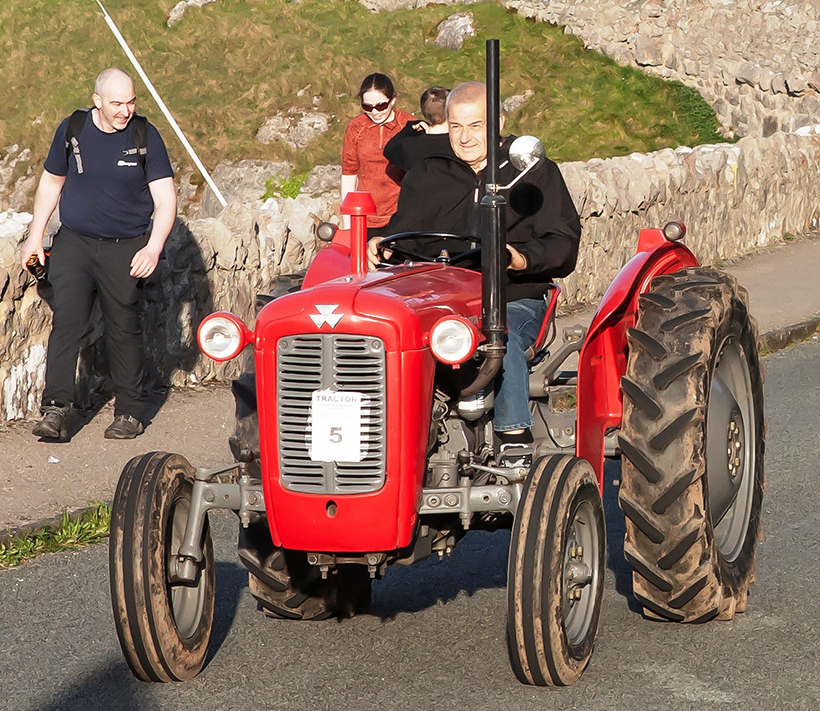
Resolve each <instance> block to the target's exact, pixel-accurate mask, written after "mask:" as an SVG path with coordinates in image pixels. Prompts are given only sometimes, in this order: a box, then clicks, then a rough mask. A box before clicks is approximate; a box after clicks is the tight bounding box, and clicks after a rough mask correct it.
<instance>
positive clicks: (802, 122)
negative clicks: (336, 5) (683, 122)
mask: <svg viewBox="0 0 820 711" xmlns="http://www.w3.org/2000/svg"><path fill="white" fill-rule="evenodd" d="M408 1H409V0H408ZM499 1H500V2H501V3H502V4H503V5H505V6H506V7H509V8H511V9H514V10H516V11H517V12H518V13H519V14H521V15H524V16H525V17H531V18H533V19H535V20H539V21H543V22H549V23H552V24H554V25H558V26H559V27H564V28H565V31H566V32H567V33H570V34H575V35H578V36H579V37H580V38H581V39H583V41H584V44H585V45H586V46H587V47H589V48H591V49H595V50H598V51H599V52H602V53H603V54H606V55H607V56H609V57H612V58H613V59H614V60H615V61H616V62H618V63H619V64H623V65H627V66H636V67H640V68H642V69H644V70H645V71H647V72H649V73H652V74H657V75H659V76H662V77H663V78H665V79H677V80H678V81H681V82H682V83H684V84H686V85H687V86H691V87H693V88H695V89H697V90H698V91H699V92H700V94H701V95H702V96H703V98H704V99H706V101H708V102H709V104H711V106H712V107H713V108H714V110H715V113H716V114H717V115H718V118H719V119H720V120H721V122H722V123H723V125H724V127H725V128H726V129H727V135H730V134H731V133H735V134H737V135H738V136H769V135H771V134H773V133H774V132H775V131H787V132H788V131H795V130H797V129H799V128H801V127H806V126H813V125H816V124H818V123H820V70H818V60H819V59H820V3H818V2H817V0H788V1H786V0H630V1H629V2H627V1H626V0H620V1H619V0H499Z"/></svg>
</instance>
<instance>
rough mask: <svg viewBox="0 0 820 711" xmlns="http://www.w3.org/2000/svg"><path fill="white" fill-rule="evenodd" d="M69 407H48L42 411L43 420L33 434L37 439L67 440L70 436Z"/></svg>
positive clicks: (36, 426)
mask: <svg viewBox="0 0 820 711" xmlns="http://www.w3.org/2000/svg"><path fill="white" fill-rule="evenodd" d="M69 409H70V408H68V407H58V406H57V405H46V406H45V407H44V408H43V409H42V410H41V412H42V415H43V419H42V420H40V421H39V422H38V423H37V424H36V425H34V427H33V428H32V430H31V432H32V434H34V435H35V436H37V437H43V438H45V439H65V438H66V437H67V436H68V413H69Z"/></svg>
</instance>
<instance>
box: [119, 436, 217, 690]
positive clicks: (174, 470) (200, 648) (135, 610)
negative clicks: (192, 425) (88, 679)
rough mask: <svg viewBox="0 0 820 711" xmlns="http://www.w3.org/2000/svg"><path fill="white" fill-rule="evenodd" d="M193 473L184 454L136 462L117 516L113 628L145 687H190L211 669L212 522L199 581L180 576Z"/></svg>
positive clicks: (122, 486)
mask: <svg viewBox="0 0 820 711" xmlns="http://www.w3.org/2000/svg"><path fill="white" fill-rule="evenodd" d="M193 477H194V468H193V467H192V466H191V465H190V464H189V463H188V461H187V460H186V459H185V458H184V457H182V456H180V455H178V454H166V453H164V452H151V453H150V454H145V455H143V456H141V457H134V458H133V459H132V460H131V461H130V462H128V464H126V465H125V469H123V472H122V474H121V476H120V480H119V484H118V485H117V491H116V494H115V495H114V503H113V506H112V510H111V536H110V543H109V569H110V582H111V603H112V606H113V609H114V622H115V624H116V627H117V636H118V637H119V640H120V646H121V647H122V651H123V654H124V655H125V659H126V661H127V662H128V666H129V667H130V668H131V671H132V672H133V673H134V675H135V676H137V677H138V678H140V679H142V680H143V681H156V682H167V681H184V680H186V679H191V678H193V677H195V676H196V675H197V674H198V673H199V671H200V670H201V669H202V665H203V664H204V663H205V655H206V654H207V651H208V642H209V640H210V636H211V628H212V626H213V614H214V554H213V545H212V542H211V533H210V529H209V527H208V520H207V518H206V519H205V525H204V527H203V531H202V538H201V540H200V545H201V548H202V553H203V557H202V561H200V562H199V564H198V568H197V571H196V578H195V580H193V581H184V580H180V579H179V578H178V577H177V576H175V575H174V572H173V571H174V567H175V566H174V561H175V560H176V556H177V553H178V551H179V547H180V545H181V543H182V540H183V537H184V535H185V528H186V525H187V523H188V515H189V512H190V508H191V493H192V489H193Z"/></svg>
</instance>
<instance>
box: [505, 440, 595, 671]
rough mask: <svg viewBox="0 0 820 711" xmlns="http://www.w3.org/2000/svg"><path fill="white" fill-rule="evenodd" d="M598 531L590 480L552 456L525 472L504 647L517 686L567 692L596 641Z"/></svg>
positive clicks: (582, 466) (576, 465)
mask: <svg viewBox="0 0 820 711" xmlns="http://www.w3.org/2000/svg"><path fill="white" fill-rule="evenodd" d="M605 554H606V529H605V526H604V509H603V504H602V502H601V494H600V490H599V487H598V482H597V479H596V477H595V472H594V471H593V469H592V466H591V465H590V464H589V463H588V462H587V461H586V460H584V459H579V458H578V457H570V456H566V455H554V456H552V457H549V458H545V459H541V460H539V461H538V462H536V463H535V464H534V465H533V468H532V471H531V472H530V475H529V477H528V479H527V482H526V483H525V485H524V491H523V492H522V496H521V501H520V503H519V506H518V511H517V513H516V517H515V521H514V523H513V529H512V537H511V541H510V559H509V570H508V575H507V647H508V650H509V654H510V662H511V664H512V668H513V671H514V672H515V675H516V676H517V677H518V679H519V681H521V682H523V683H524V684H533V685H536V686H569V685H570V684H574V683H575V682H576V681H578V679H579V678H580V677H581V674H582V673H583V672H584V669H586V667H587V664H588V663H589V660H590V658H591V656H592V649H593V647H594V645H595V639H596V637H597V635H598V623H599V620H600V616H601V603H602V599H603V590H604V566H605Z"/></svg>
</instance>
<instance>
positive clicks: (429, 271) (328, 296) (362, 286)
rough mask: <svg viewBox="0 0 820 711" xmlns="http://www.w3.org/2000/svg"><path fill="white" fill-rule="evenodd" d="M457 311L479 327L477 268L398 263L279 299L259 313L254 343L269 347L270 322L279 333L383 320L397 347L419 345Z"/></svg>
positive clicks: (369, 325) (358, 328)
mask: <svg viewBox="0 0 820 711" xmlns="http://www.w3.org/2000/svg"><path fill="white" fill-rule="evenodd" d="M453 315H455V316H462V317H464V318H466V319H468V320H469V321H471V322H472V323H473V324H475V325H476V326H477V327H480V319H481V275H480V274H479V273H477V272H473V271H469V270H466V269H460V268H458V267H451V266H447V265H439V264H424V265H419V266H401V267H394V268H390V269H383V270H380V271H378V272H371V273H368V274H367V275H365V276H363V277H341V278H338V279H333V280H331V281H328V282H324V283H322V284H319V285H317V286H314V287H312V288H309V289H305V290H303V291H299V292H296V293H294V294H288V295H287V296H282V297H279V298H278V299H275V300H274V301H272V302H271V303H269V304H268V305H267V306H265V307H264V308H263V309H262V310H261V311H260V313H259V317H258V318H257V322H256V329H255V331H256V347H257V348H265V341H266V333H267V332H268V330H269V328H270V327H271V326H273V331H274V332H276V333H277V334H281V333H283V332H290V333H305V332H311V333H322V332H326V333H345V332H352V333H360V332H372V329H373V325H374V322H380V323H381V324H383V325H384V326H386V327H388V329H389V330H391V331H393V332H394V338H395V340H394V338H390V339H388V340H390V341H394V342H396V341H397V342H396V345H397V347H398V350H401V351H407V350H417V349H420V348H424V347H425V346H426V345H427V342H426V339H427V335H428V334H429V332H430V329H431V328H432V327H433V325H434V324H435V323H436V322H437V321H438V320H439V319H441V318H443V317H445V316H453ZM274 324H275V325H274ZM374 335H375V334H374Z"/></svg>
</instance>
